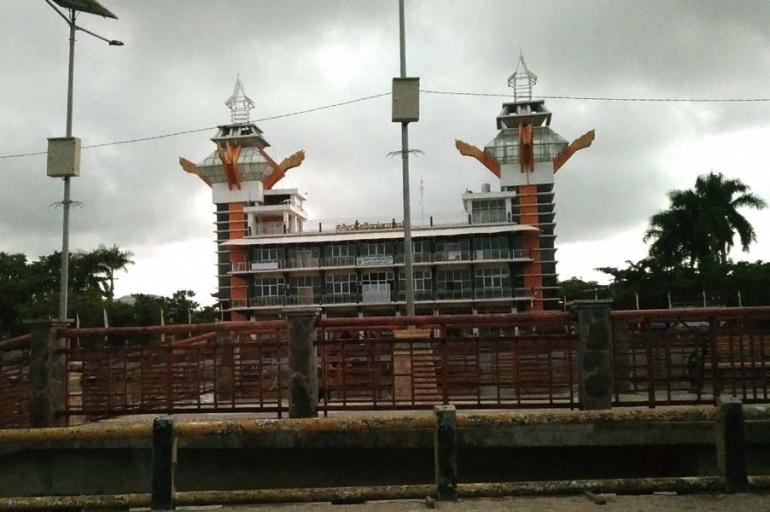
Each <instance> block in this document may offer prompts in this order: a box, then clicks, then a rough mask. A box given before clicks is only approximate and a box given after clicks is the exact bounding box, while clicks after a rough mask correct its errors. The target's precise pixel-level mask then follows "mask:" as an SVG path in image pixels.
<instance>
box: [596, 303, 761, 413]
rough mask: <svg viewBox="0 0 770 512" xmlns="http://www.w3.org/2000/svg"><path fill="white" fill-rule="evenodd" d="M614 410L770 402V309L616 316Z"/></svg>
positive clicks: (614, 333)
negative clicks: (732, 400) (727, 399)
mask: <svg viewBox="0 0 770 512" xmlns="http://www.w3.org/2000/svg"><path fill="white" fill-rule="evenodd" d="M611 319H612V329H613V352H614V355H613V373H614V394H615V396H614V401H613V402H614V405H615V406H629V405H646V406H649V407H654V406H658V405H686V404H714V403H716V401H717V399H718V398H719V396H720V395H722V394H726V395H731V396H735V397H738V398H740V399H741V400H742V401H743V402H745V403H758V402H767V401H768V400H770V395H769V394H768V380H770V379H769V377H770V308H768V307H760V308H698V309H671V310H641V311H614V312H612V313H611Z"/></svg>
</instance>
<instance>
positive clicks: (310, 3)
mask: <svg viewBox="0 0 770 512" xmlns="http://www.w3.org/2000/svg"><path fill="white" fill-rule="evenodd" d="M103 3H104V4H105V5H106V6H107V7H109V8H110V9H111V10H113V11H114V12H115V13H116V14H117V15H118V17H119V18H120V19H119V20H117V21H115V20H102V19H100V18H96V17H94V16H88V15H83V16H82V18H81V20H80V23H81V24H82V25H83V26H84V27H86V28H88V29H91V30H93V31H96V32H98V33H100V34H102V35H105V36H107V37H108V38H115V39H120V40H122V41H124V42H125V46H123V47H109V46H107V45H106V44H104V43H102V42H100V41H98V40H95V39H93V38H91V37H90V36H87V35H85V34H82V33H81V34H79V35H78V47H77V52H76V76H75V78H76V80H75V81H76V86H75V116H74V133H75V135H76V136H79V137H81V138H82V139H83V143H84V145H93V144H100V143H106V142H111V141H118V140H125V139H133V138H140V137H147V136H152V135H160V134H166V133H171V132H177V131H183V130H191V129H196V128H205V127H209V126H214V125H216V124H223V123H226V122H228V121H229V111H228V110H227V108H226V107H225V106H224V105H223V102H224V101H225V100H226V99H227V97H228V96H229V95H230V93H231V92H232V87H233V83H234V81H235V77H236V74H237V73H238V72H240V75H241V78H242V80H243V83H244V86H245V88H246V92H247V93H248V95H249V96H250V97H251V98H252V99H253V100H254V101H255V102H256V109H255V110H254V111H252V119H259V118H262V117H269V116H274V115H279V114H284V113H288V112H293V111H298V110H303V109H308V108H313V107H316V106H321V105H326V104H331V103H337V102H342V101H346V100H350V99H354V98H358V97H363V96H369V95H373V94H377V93H382V92H387V91H388V90H389V89H390V81H391V78H392V77H393V76H395V75H397V74H398V71H399V67H398V2H397V1H396V0H355V1H354V0H346V1H343V0H326V1H318V0H281V1H274V0H273V1H267V0H265V1H258V0H248V1H247V0H240V1H236V0H217V1H213V0H208V1H202V0H185V1H181V0H179V1H170V0H157V1H152V2H150V1H126V0H123V1H120V0H103ZM6 4H7V5H6ZM11 4H12V5H11ZM3 5H4V6H5V7H6V9H4V14H3V16H2V18H0V47H1V48H3V50H2V52H0V68H1V69H2V70H3V71H2V75H1V76H2V80H0V119H1V120H2V122H0V155H7V154H13V153H24V152H34V151H41V150H45V147H46V138H47V137H53V136H62V135H63V134H64V128H65V126H64V125H65V99H66V94H65V93H66V72H67V26H66V24H65V23H64V22H63V20H61V19H60V18H59V17H58V16H57V15H56V14H55V13H54V12H53V11H52V10H51V9H50V8H49V7H48V6H47V5H46V4H45V2H44V1H43V0H27V1H24V2H18V1H14V2H11V0H3ZM407 18H408V20H407V45H408V51H407V61H408V64H407V66H408V71H409V74H410V75H414V76H420V77H421V85H422V87H423V88H424V89H433V90H446V91H470V92H482V93H499V94H507V93H508V91H509V90H508V89H507V87H506V79H507V77H508V76H509V75H510V74H511V72H512V71H513V69H514V68H515V65H516V61H517V59H518V54H519V48H520V47H521V48H523V50H524V54H525V56H526V58H527V62H528V64H529V67H530V69H531V70H532V71H534V72H535V73H537V74H538V76H539V83H538V85H537V87H536V89H535V94H536V95H537V94H540V95H552V96H556V95H569V96H602V97H653V98H758V97H770V35H769V34H770V29H768V27H770V3H768V2H766V1H759V0H756V1H739V0H730V1H707V0H697V1H695V0H691V1H684V0H669V1H663V0H659V1H651V0H645V1H644V2H631V1H618V0H611V1H610V0H608V1H591V0H582V1H572V2H565V1H544V0H536V1H535V0H515V1H514V0H474V1H471V0H463V1H460V0H407ZM502 101H504V98H494V97H467V96H443V95H428V94H424V95H423V96H422V98H421V102H422V106H421V111H422V112H421V113H422V118H421V120H420V122H419V123H417V124H413V125H412V127H411V129H410V134H411V145H412V147H415V148H419V149H421V150H422V151H423V152H424V155H422V156H417V157H415V158H414V159H413V160H412V164H413V165H412V181H411V183H412V197H413V204H414V209H415V210H417V211H419V201H420V194H419V183H420V180H423V182H424V199H423V210H424V211H425V212H426V215H427V214H428V213H434V212H437V213H439V212H440V213H444V212H456V211H458V210H461V208H462V205H461V202H460V197H459V196H460V194H461V193H462V192H463V191H465V189H466V188H468V189H472V190H478V189H479V188H480V185H481V184H482V183H484V182H491V181H492V178H493V176H492V175H491V174H489V173H488V171H486V170H485V169H484V168H483V167H481V166H480V165H479V164H478V163H477V162H475V161H473V160H471V159H468V158H466V157H461V156H460V155H459V154H458V153H457V152H456V150H455V149H454V140H455V139H457V138H459V139H463V140H465V141H467V142H470V143H473V144H476V145H478V146H483V145H484V144H486V143H487V142H488V141H490V140H491V139H492V138H493V137H494V135H495V134H496V129H495V117H496V115H497V114H498V112H499V110H500V104H501V102H502ZM546 104H547V106H548V107H549V108H550V109H551V111H552V112H553V113H554V117H553V122H552V127H553V128H554V129H555V130H556V131H557V132H559V133H560V134H562V135H563V136H564V137H565V138H566V139H568V140H572V139H574V138H576V137H577V136H579V135H581V134H582V133H584V132H585V131H587V130H589V129H591V128H594V129H596V134H597V136H596V141H595V143H594V146H593V147H592V148H590V149H588V150H585V151H582V152H580V153H578V154H577V155H576V156H574V157H573V159H572V160H571V161H570V162H569V164H568V165H567V166H565V167H564V168H563V169H562V170H561V171H560V172H559V174H558V175H557V179H556V182H557V185H556V201H557V219H556V220H557V223H558V226H557V234H558V236H559V238H558V239H557V245H558V247H559V253H558V256H559V260H560V263H559V267H558V270H559V272H560V274H561V275H562V277H570V276H582V277H584V278H596V277H600V275H599V274H597V273H595V272H594V271H593V270H592V269H593V268H595V267H597V266H604V265H622V264H623V262H624V261H625V260H628V259H638V258H640V257H642V256H643V255H644V254H645V252H646V248H645V246H644V244H643V243H642V242H641V237H642V234H643V232H644V228H645V225H646V222H647V219H648V218H649V216H650V215H652V214H653V213H655V212H656V211H658V210H660V209H662V208H664V207H665V205H666V197H665V193H666V192H667V191H668V190H670V189H673V188H685V187H689V186H692V184H693V183H694V181H695V177H696V176H697V175H698V174H700V173H704V172H708V171H709V170H712V169H713V170H714V171H720V172H723V173H724V174H726V175H728V176H731V177H736V178H740V179H741V180H743V181H744V182H746V183H747V184H749V185H750V186H751V187H752V188H753V189H754V190H755V191H756V192H757V193H759V194H760V195H762V196H763V197H765V198H766V199H770V169H769V168H768V167H770V165H768V161H767V156H766V155H767V148H768V147H769V146H770V144H768V142H769V141H770V103H720V104H713V103H711V104H704V103H628V102H597V101H575V100H555V99H554V100H548V101H547V103H546ZM258 124H259V126H260V127H261V128H262V129H263V130H264V132H265V136H266V138H267V140H268V141H269V142H270V143H271V144H272V148H271V150H272V151H271V153H272V155H273V157H274V158H276V159H278V160H280V159H281V158H283V157H285V156H288V155H289V154H291V153H293V152H294V151H297V150H299V149H304V150H305V151H306V153H307V159H306V160H305V163H304V164H303V165H302V167H300V168H298V169H295V170H293V171H291V172H290V175H289V177H288V178H286V179H285V180H284V182H283V186H291V187H298V188H300V189H302V190H304V191H306V192H307V194H308V199H309V202H308V207H309V208H308V209H309V211H310V212H311V213H312V215H313V217H315V218H324V219H328V218H348V217H358V218H363V217H365V216H367V215H380V214H382V215H396V214H397V213H398V211H399V210H400V209H401V199H400V198H401V191H400V190H401V189H400V186H401V178H400V176H401V174H400V172H401V171H400V169H401V167H400V161H399V160H398V159H397V158H388V157H387V156H386V155H387V153H388V152H390V151H393V150H397V149H399V146H400V136H399V126H398V125H394V124H393V123H391V122H390V100H389V98H387V97H383V98H378V99H373V100H369V101H365V102H361V103H357V104H354V105H349V106H344V107H339V108H335V109H330V110H325V111H322V112H316V113H311V114H306V115H301V116H295V117H287V118H284V119H279V120H273V121H266V122H262V123H258ZM212 135H213V131H207V132H200V133H194V134H188V135H183V136H178V137H173V138H166V139H160V140H155V141H150V142H142V143H136V144H126V145H118V146H110V147H104V148H98V149H88V150H84V151H83V161H82V171H81V172H82V175H81V177H80V178H78V179H76V180H75V181H74V182H73V199H76V200H79V201H81V202H82V203H83V207H82V208H78V209H76V210H74V213H73V219H72V243H71V247H73V248H74V249H90V248H95V247H97V246H98V245H99V244H105V245H112V244H117V245H119V246H120V247H122V248H124V249H128V250H131V251H133V252H134V253H135V260H136V265H134V266H133V267H131V269H130V272H129V273H128V274H125V275H122V276H121V277H120V280H119V282H118V285H117V293H118V294H119V295H122V294H127V293H134V292H144V293H159V294H170V293H171V292H173V291H174V290H177V289H181V288H192V289H193V290H195V291H196V292H197V293H198V296H199V298H200V299H201V301H202V302H206V303H207V302H210V298H209V293H210V292H211V291H213V290H214V287H215V286H216V283H215V279H214V273H215V267H214V262H215V254H214V243H213V241H212V240H213V236H214V235H213V233H212V231H213V229H214V226H213V224H212V223H213V220H214V219H213V215H212V206H211V204H210V201H211V198H210V191H209V189H208V187H206V186H205V185H203V184H202V183H201V182H199V181H198V180H197V179H196V178H194V177H192V176H190V175H188V174H185V173H184V172H183V171H182V170H181V169H180V167H179V165H178V158H179V157H180V156H184V157H186V158H188V159H190V160H193V161H196V162H197V161H200V160H201V159H202V158H203V157H205V156H206V155H207V154H208V153H209V152H210V151H211V150H212V147H213V145H212V143H211V142H210V141H209V140H208V139H209V137H211V136H212ZM0 176H1V177H2V182H1V183H2V185H0V251H8V252H25V253H27V254H28V255H29V256H30V257H33V258H34V257H37V256H39V255H41V254H48V253H50V252H52V251H54V250H56V249H57V248H60V246H61V235H60V233H61V210H58V209H56V208H53V207H51V206H50V205H51V204H52V203H54V202H56V201H60V200H61V193H62V185H61V181H60V180H53V179H50V178H47V177H46V176H45V157H44V156H36V157H26V158H13V159H0ZM747 216H748V217H749V219H750V220H751V221H753V222H754V224H755V226H756V228H757V231H758V236H759V243H758V244H757V245H756V246H755V248H754V249H753V250H752V252H751V254H749V255H744V254H740V253H734V255H733V256H734V257H736V258H738V257H740V258H748V259H751V260H755V259H765V260H770V222H767V221H768V219H769V218H770V212H768V211H765V212H758V213H757V212H747Z"/></svg>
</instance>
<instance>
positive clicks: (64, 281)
mask: <svg viewBox="0 0 770 512" xmlns="http://www.w3.org/2000/svg"><path fill="white" fill-rule="evenodd" d="M76 17H77V11H75V9H70V17H69V25H70V55H69V71H68V76H67V137H72V98H73V93H72V89H73V85H74V81H75V30H76V28H75V18H76ZM71 204H72V201H71V199H70V177H69V176H65V177H64V199H63V200H62V210H63V214H62V241H61V291H60V293H59V319H60V320H66V319H67V301H68V295H69V263H70V258H69V245H70V206H71Z"/></svg>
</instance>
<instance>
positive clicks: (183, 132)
mask: <svg viewBox="0 0 770 512" xmlns="http://www.w3.org/2000/svg"><path fill="white" fill-rule="evenodd" d="M382 96H390V93H389V92H383V93H380V94H373V95H371V96H365V97H363V98H356V99H354V100H348V101H342V102H340V103H332V104H330V105H323V106H321V107H314V108H309V109H306V110H298V111H296V112H288V113H286V114H278V115H276V116H270V117H263V118H261V119H255V120H254V122H255V123H259V122H262V121H272V120H274V119H281V118H284V117H291V116H298V115H301V114H309V113H311V112H318V111H319V110H326V109H330V108H335V107H342V106H344V105H350V104H352V103H358V102H360V101H366V100H372V99H374V98H380V97H382ZM216 128H217V127H216V126H207V127H206V128H195V129H194V130H183V131H180V132H173V133H164V134H162V135H152V136H150V137H139V138H136V139H126V140H118V141H113V142H104V143H102V144H92V145H90V146H83V147H82V148H81V149H93V148H103V147H107V146H119V145H122V144H133V143H135V142H145V141H148V140H157V139H167V138H169V137H176V136H178V135H187V134H188V133H198V132H207V131H211V130H214V129H216ZM47 153H48V152H47V151H36V152H34V153H17V154H14V155H0V160H3V159H8V158H21V157H25V156H40V155H45V154H47Z"/></svg>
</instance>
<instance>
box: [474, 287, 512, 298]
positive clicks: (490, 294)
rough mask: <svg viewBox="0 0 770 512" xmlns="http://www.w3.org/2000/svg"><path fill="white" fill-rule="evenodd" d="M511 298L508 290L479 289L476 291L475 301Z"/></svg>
mask: <svg viewBox="0 0 770 512" xmlns="http://www.w3.org/2000/svg"><path fill="white" fill-rule="evenodd" d="M510 297H511V289H510V288H481V289H478V288H477V289H476V298H477V299H503V298H510Z"/></svg>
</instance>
